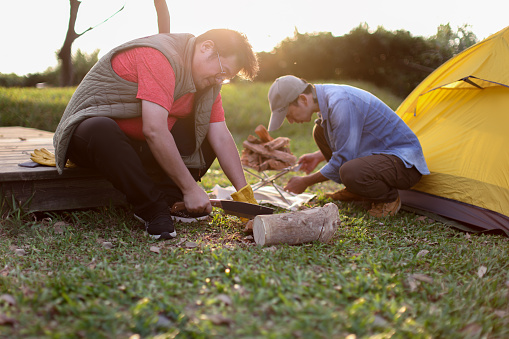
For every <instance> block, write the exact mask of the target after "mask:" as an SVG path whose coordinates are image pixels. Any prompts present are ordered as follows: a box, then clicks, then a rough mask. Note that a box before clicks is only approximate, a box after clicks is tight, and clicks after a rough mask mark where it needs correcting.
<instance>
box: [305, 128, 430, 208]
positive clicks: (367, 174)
mask: <svg viewBox="0 0 509 339" xmlns="http://www.w3.org/2000/svg"><path fill="white" fill-rule="evenodd" d="M313 138H314V139H315V142H316V144H317V145H318V148H319V149H320V151H321V152H322V154H323V155H324V157H325V159H326V160H327V161H329V160H330V159H331V157H332V151H331V149H330V147H329V145H328V144H327V141H326V139H325V135H324V130H323V128H322V126H320V125H318V124H315V127H314V128H313ZM339 176H340V178H341V182H342V183H343V185H345V187H346V189H347V190H348V191H349V192H351V193H355V194H357V195H360V196H363V197H366V198H368V199H370V200H372V201H373V202H391V201H394V200H396V199H397V197H398V190H407V189H410V188H411V187H412V186H414V185H415V184H417V183H418V182H419V180H420V179H421V177H422V174H421V173H419V171H418V170H417V169H416V168H415V167H411V168H406V167H405V164H404V163H403V161H402V160H401V159H400V158H398V157H396V156H394V155H387V154H374V155H369V156H366V157H362V158H357V159H353V160H350V161H347V162H345V163H344V164H343V165H342V166H341V168H340V169H339Z"/></svg>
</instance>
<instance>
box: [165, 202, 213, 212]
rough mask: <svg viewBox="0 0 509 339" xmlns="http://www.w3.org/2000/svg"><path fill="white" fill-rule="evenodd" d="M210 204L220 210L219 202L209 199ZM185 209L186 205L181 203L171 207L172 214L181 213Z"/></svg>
mask: <svg viewBox="0 0 509 339" xmlns="http://www.w3.org/2000/svg"><path fill="white" fill-rule="evenodd" d="M210 204H211V205H212V206H214V207H219V208H222V205H221V200H218V199H210ZM185 209H186V204H184V202H183V201H178V202H176V203H174V204H173V206H172V207H171V211H172V212H177V211H182V210H185Z"/></svg>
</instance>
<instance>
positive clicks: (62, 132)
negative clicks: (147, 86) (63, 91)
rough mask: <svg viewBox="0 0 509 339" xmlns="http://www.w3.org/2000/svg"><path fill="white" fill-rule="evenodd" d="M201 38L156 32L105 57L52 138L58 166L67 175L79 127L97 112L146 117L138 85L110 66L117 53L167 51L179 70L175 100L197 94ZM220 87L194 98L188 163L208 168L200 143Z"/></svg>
mask: <svg viewBox="0 0 509 339" xmlns="http://www.w3.org/2000/svg"><path fill="white" fill-rule="evenodd" d="M195 40H196V38H195V37H194V36H193V35H191V34H157V35H153V36H149V37H145V38H141V39H136V40H133V41H130V42H127V43H125V44H123V45H120V46H118V47H116V48H114V49H113V50H111V51H110V52H109V53H108V54H106V55H105V56H104V57H102V58H101V59H100V60H99V61H98V62H97V63H96V64H95V65H94V67H92V69H91V70H90V71H89V72H88V74H87V75H86V76H85V78H84V79H83V80H82V81H81V83H80V85H79V86H78V88H77V89H76V91H75V92H74V94H73V96H72V98H71V100H70V101H69V103H68V105H67V107H66V109H65V111H64V114H63V115H62V118H61V120H60V123H59V124H58V126H57V129H56V131H55V135H54V137H53V145H54V146H55V156H56V167H57V171H58V173H59V174H62V171H63V168H64V166H65V162H66V160H67V158H66V153H67V149H68V147H69V142H70V139H71V136H72V133H73V132H74V129H75V128H76V127H77V126H78V125H79V124H80V123H81V122H82V121H83V120H85V119H87V118H90V117H96V116H103V117H110V118H134V117H138V116H141V100H139V99H137V98H136V93H137V91H138V84H136V83H133V82H130V81H127V80H124V79H122V78H121V77H119V76H118V75H117V74H116V73H115V72H114V71H113V68H112V67H111V58H112V57H113V55H115V53H118V52H120V51H122V50H126V49H130V48H133V47H152V48H155V49H157V50H159V51H160V52H161V53H163V54H164V55H165V56H166V58H167V59H168V61H169V62H170V64H171V66H172V68H173V71H174V72H175V92H174V100H178V99H179V98H180V97H182V96H183V95H185V94H187V93H195V92H196V88H195V86H194V83H193V78H192V73H191V61H192V57H193V53H194V44H195ZM220 90H221V85H216V86H213V87H211V88H210V89H208V90H206V91H205V92H204V93H203V94H202V95H200V96H199V97H198V98H196V99H195V103H194V113H195V135H196V145H195V151H194V152H193V153H192V154H191V155H188V156H182V160H183V161H184V163H185V164H186V166H187V167H190V168H203V167H204V165H205V161H204V158H203V154H202V153H201V151H200V146H201V144H202V142H203V140H204V139H205V137H206V136H207V132H208V128H209V122H210V114H211V111H212V105H213V104H214V101H215V99H216V97H217V96H218V94H219V92H220Z"/></svg>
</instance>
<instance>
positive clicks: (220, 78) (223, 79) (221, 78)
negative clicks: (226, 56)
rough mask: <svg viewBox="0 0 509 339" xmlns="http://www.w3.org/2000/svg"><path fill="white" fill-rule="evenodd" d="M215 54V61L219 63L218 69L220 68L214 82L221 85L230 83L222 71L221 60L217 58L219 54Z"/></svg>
mask: <svg viewBox="0 0 509 339" xmlns="http://www.w3.org/2000/svg"><path fill="white" fill-rule="evenodd" d="M216 53H217V60H218V61H219V67H221V72H220V73H217V74H216V80H217V81H219V82H220V83H221V84H223V85H226V84H228V83H230V79H228V76H227V75H226V72H225V71H224V69H223V64H222V63H221V58H220V57H219V52H218V51H216Z"/></svg>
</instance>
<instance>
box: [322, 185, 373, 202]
mask: <svg viewBox="0 0 509 339" xmlns="http://www.w3.org/2000/svg"><path fill="white" fill-rule="evenodd" d="M325 197H326V198H332V199H334V200H339V201H366V200H368V199H367V198H364V197H363V196H360V195H357V194H355V193H352V192H349V191H347V190H346V188H343V189H341V190H339V191H337V192H326V193H325Z"/></svg>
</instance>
